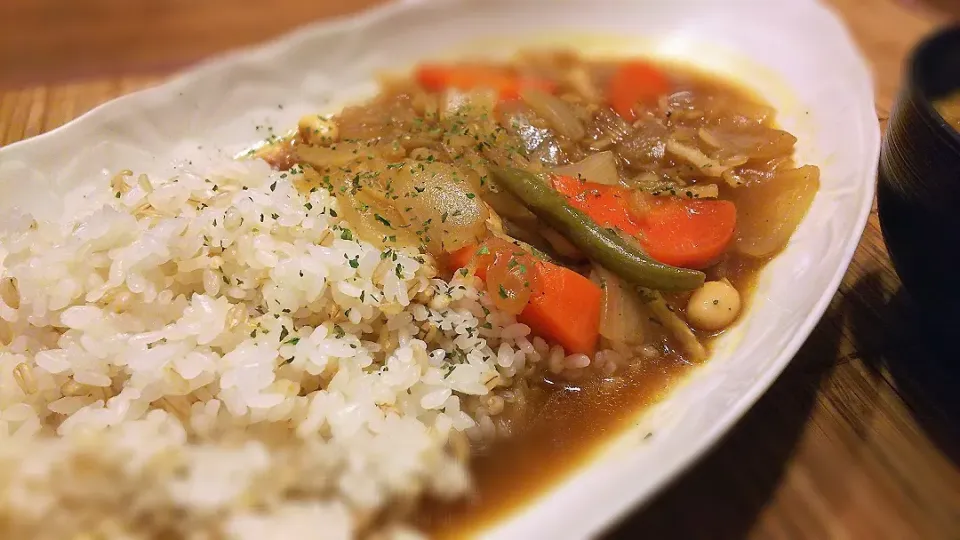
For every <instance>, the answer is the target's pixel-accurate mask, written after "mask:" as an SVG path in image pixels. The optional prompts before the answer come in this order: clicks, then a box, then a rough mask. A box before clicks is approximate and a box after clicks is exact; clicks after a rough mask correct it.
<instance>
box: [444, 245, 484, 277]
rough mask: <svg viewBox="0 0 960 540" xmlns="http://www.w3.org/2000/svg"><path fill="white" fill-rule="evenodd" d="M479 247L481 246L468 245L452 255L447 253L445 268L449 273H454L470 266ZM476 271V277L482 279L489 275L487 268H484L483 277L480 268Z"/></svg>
mask: <svg viewBox="0 0 960 540" xmlns="http://www.w3.org/2000/svg"><path fill="white" fill-rule="evenodd" d="M479 247H480V246H478V245H476V244H468V245H466V246H464V247H462V248H460V249H458V250H456V251H454V252H452V253H447V254H446V256H445V257H444V266H445V267H446V268H447V271H449V272H453V271H454V270H457V269H459V268H466V267H468V266H470V261H472V260H473V258H474V256H476V254H477V249H479ZM475 270H476V271H475V273H476V275H477V276H478V277H479V278H480V279H483V278H484V277H485V276H486V274H487V269H486V267H484V268H483V275H482V276H481V275H480V268H476V269H475Z"/></svg>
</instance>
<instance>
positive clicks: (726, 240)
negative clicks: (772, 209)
mask: <svg viewBox="0 0 960 540" xmlns="http://www.w3.org/2000/svg"><path fill="white" fill-rule="evenodd" d="M736 225H737V207H736V206H734V204H733V203H732V202H730V201H721V200H707V199H693V200H691V199H677V198H666V197H661V198H657V199H655V201H654V203H653V205H652V207H651V209H650V211H649V212H648V213H647V215H646V216H644V218H643V221H642V224H641V228H642V231H643V233H642V236H641V237H640V244H641V245H642V246H643V248H644V249H645V250H646V251H647V254H648V255H650V256H651V257H653V258H654V259H656V260H658V261H660V262H662V263H664V264H669V265H672V266H681V267H684V268H706V267H707V266H710V265H711V264H713V263H714V262H715V261H716V260H717V258H718V257H719V256H720V255H721V254H722V253H723V252H724V250H726V249H727V246H728V245H730V242H731V241H732V240H733V234H734V230H735V229H736Z"/></svg>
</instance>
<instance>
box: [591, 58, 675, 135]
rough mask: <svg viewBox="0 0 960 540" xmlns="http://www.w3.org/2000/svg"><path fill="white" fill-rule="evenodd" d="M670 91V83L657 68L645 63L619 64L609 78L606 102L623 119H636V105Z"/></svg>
mask: <svg viewBox="0 0 960 540" xmlns="http://www.w3.org/2000/svg"><path fill="white" fill-rule="evenodd" d="M668 90H670V81H669V79H667V76H666V75H665V74H664V73H663V72H662V71H660V70H659V69H658V68H657V67H655V66H653V65H652V64H649V63H647V62H639V61H636V62H626V63H624V64H621V65H620V67H619V68H617V70H616V71H615V72H614V74H613V77H611V78H610V83H609V85H608V87H607V100H608V101H609V102H610V106H611V107H613V110H614V111H616V112H617V114H619V115H620V116H622V117H623V118H624V119H626V120H628V121H630V122H632V121H634V120H636V119H637V113H636V111H635V109H634V107H635V106H636V104H637V103H639V102H643V101H650V100H654V99H656V98H657V97H658V96H660V95H661V94H664V93H666V92H667V91H668Z"/></svg>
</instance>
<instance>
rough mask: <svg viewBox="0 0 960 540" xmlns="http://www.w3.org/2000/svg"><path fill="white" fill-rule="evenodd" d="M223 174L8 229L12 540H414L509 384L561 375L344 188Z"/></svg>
mask: <svg viewBox="0 0 960 540" xmlns="http://www.w3.org/2000/svg"><path fill="white" fill-rule="evenodd" d="M215 170H217V171H219V172H218V173H217V174H201V173H198V172H189V171H186V170H182V171H178V174H177V175H176V176H174V177H171V178H169V179H166V180H162V179H161V180H158V179H157V178H147V177H146V176H144V175H140V176H139V177H136V176H134V175H132V174H130V173H129V172H128V171H125V172H124V173H122V174H120V175H117V176H116V177H114V178H113V179H112V180H111V179H109V178H107V177H105V178H104V179H103V181H101V182H99V183H98V187H96V188H94V189H78V190H77V191H76V192H75V193H70V194H67V195H66V198H65V201H66V203H65V204H66V206H67V207H66V209H65V211H64V212H63V214H62V217H61V218H60V219H58V220H56V221H41V220H37V219H35V218H34V217H32V216H30V215H8V216H5V217H3V218H2V220H3V221H2V223H0V319H2V320H0V537H2V538H50V539H54V538H56V539H62V538H77V537H81V535H86V536H82V537H83V538H129V539H134V538H157V537H163V538H196V539H201V538H203V539H206V538H210V539H213V538H237V539H251V540H252V539H257V540H262V539H267V538H286V539H289V538H328V539H340V538H344V539H345V538H352V537H356V536H369V535H371V534H376V535H377V536H383V537H395V538H406V537H416V536H417V533H416V532H415V531H412V530H410V529H408V528H405V527H404V526H402V525H399V524H398V523H399V521H398V520H396V519H393V518H394V517H395V516H401V515H402V514H403V509H405V508H409V507H411V506H412V504H411V503H414V502H416V501H417V500H418V499H419V498H420V497H421V496H423V495H425V494H429V495H432V496H436V497H452V496H456V495H459V494H462V493H464V492H465V490H467V489H468V488H469V485H470V484H469V475H468V474H467V470H466V468H465V461H466V448H467V441H468V438H473V439H477V438H481V437H487V436H492V435H494V432H495V431H496V428H495V426H494V422H493V421H492V420H491V416H492V415H495V414H497V413H499V412H500V411H501V410H502V409H503V405H504V399H506V400H510V399H513V398H514V397H515V396H514V395H513V394H511V391H510V390H509V385H510V384H511V383H512V382H513V381H515V380H519V379H520V378H521V377H522V376H524V375H526V374H529V373H530V371H531V370H533V369H534V368H535V363H536V362H538V361H540V360H541V359H543V360H544V363H545V364H547V363H549V364H550V365H551V367H552V368H553V369H554V371H556V370H559V369H562V368H563V365H564V364H563V362H564V356H563V352H562V350H560V349H558V348H556V347H554V348H553V349H552V350H551V349H550V348H549V347H548V346H547V344H546V343H544V342H543V340H541V339H539V338H533V337H532V336H529V333H530V329H529V328H528V327H527V326H525V325H523V324H520V323H517V322H516V320H515V319H514V318H513V317H512V316H511V315H508V314H505V313H501V312H498V311H497V310H496V309H495V308H494V307H493V306H492V304H491V302H490V301H489V299H487V298H486V297H485V296H484V295H483V294H482V293H480V292H478V288H477V287H478V285H479V282H478V281H477V280H476V278H475V277H474V276H473V275H471V274H468V273H466V272H463V273H460V272H458V273H457V274H455V275H454V277H453V279H452V280H451V281H449V282H448V281H444V280H442V279H438V278H437V277H436V274H437V270H436V265H435V263H434V262H433V261H432V260H431V259H430V258H429V257H427V256H425V255H423V254H420V253H415V252H399V251H391V250H387V251H381V250H380V249H378V248H376V247H374V246H372V245H370V244H367V243H365V242H362V241H360V240H358V239H357V238H356V237H355V236H354V235H353V234H352V232H351V230H350V228H349V225H348V224H347V223H345V222H343V221H342V220H340V219H339V218H338V217H337V213H336V200H335V199H334V198H333V197H332V196H331V195H330V194H329V193H328V192H327V191H325V190H323V189H315V190H313V191H311V192H309V193H304V192H301V191H300V190H298V189H297V187H296V185H295V184H296V182H295V181H296V176H297V175H296V174H292V173H279V172H276V171H272V170H271V169H269V167H268V166H267V165H266V164H264V163H261V162H236V163H234V162H231V163H227V164H223V165H219V166H218V167H217V168H216V169H215ZM581 356H582V355H581ZM574 361H575V363H576V366H575V367H578V368H582V367H583V359H581V358H576V359H574Z"/></svg>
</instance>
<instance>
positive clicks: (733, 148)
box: [698, 126, 797, 166]
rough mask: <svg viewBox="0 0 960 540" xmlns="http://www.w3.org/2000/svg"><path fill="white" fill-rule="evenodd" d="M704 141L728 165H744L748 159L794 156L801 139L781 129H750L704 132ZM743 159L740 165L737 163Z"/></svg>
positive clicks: (708, 130)
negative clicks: (715, 150) (794, 149)
mask: <svg viewBox="0 0 960 540" xmlns="http://www.w3.org/2000/svg"><path fill="white" fill-rule="evenodd" d="M698 134H699V136H700V139H702V140H703V141H704V142H705V143H707V144H709V145H710V146H712V147H714V148H717V149H718V150H719V157H720V158H721V159H722V160H723V161H724V163H729V164H731V165H734V166H736V165H742V164H743V163H745V162H746V161H747V158H751V159H753V158H760V159H769V158H771V157H774V156H779V155H785V154H792V153H793V147H794V145H795V144H796V143H797V138H796V137H794V136H793V135H791V134H789V133H787V132H786V131H783V130H780V129H773V128H768V127H766V126H747V127H742V128H737V129H729V128H728V129H725V128H700V129H699V131H698ZM738 157H742V158H743V161H742V162H741V163H739V164H735V163H733V162H734V161H735V160H736V158H738Z"/></svg>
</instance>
